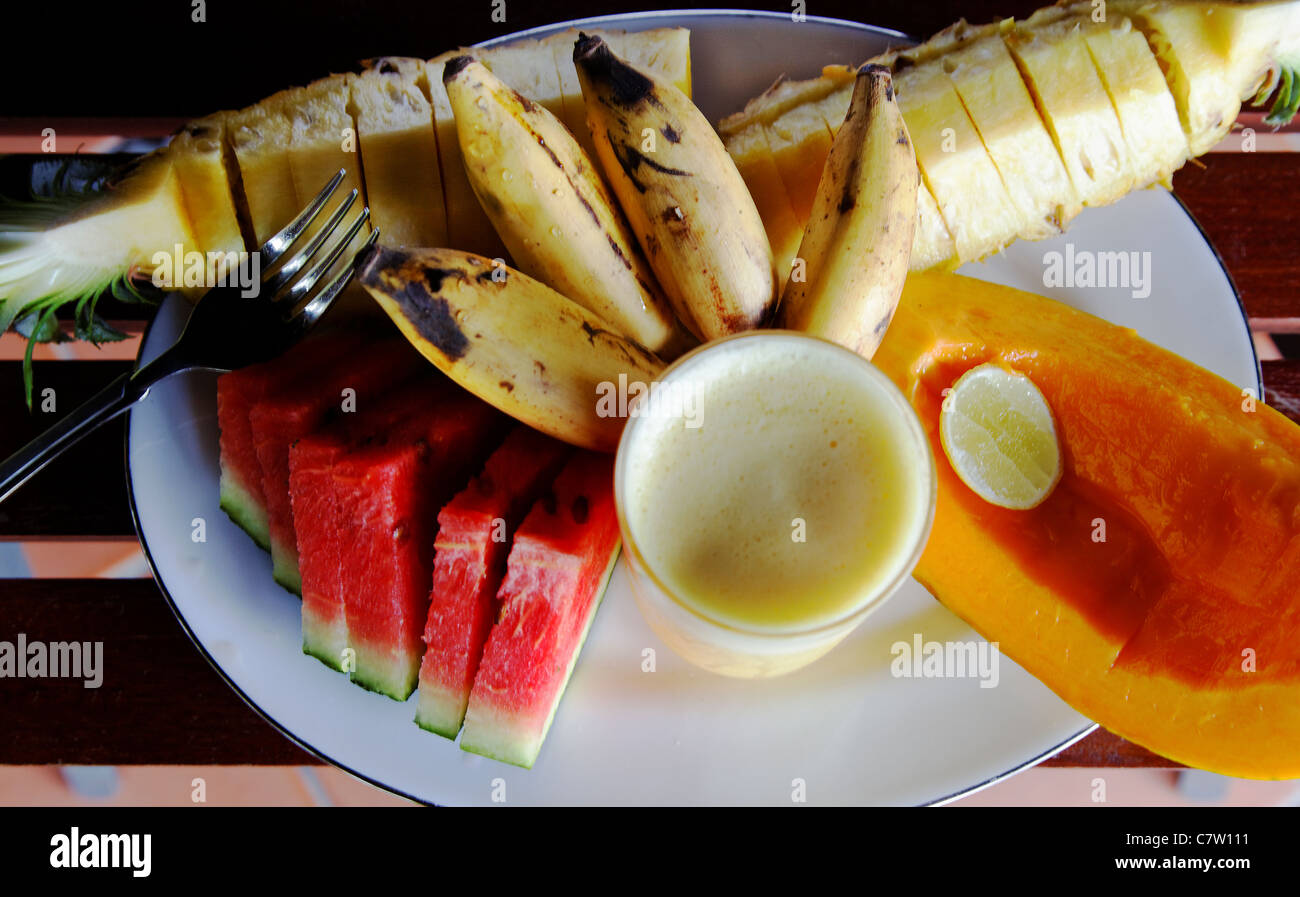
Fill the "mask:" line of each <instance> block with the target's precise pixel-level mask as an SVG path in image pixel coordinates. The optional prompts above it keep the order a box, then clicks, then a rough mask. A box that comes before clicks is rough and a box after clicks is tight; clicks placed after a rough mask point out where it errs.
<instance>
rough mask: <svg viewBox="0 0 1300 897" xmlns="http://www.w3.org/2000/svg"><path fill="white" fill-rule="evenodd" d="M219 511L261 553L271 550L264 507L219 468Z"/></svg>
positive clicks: (224, 470) (268, 527)
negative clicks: (249, 539)
mask: <svg viewBox="0 0 1300 897" xmlns="http://www.w3.org/2000/svg"><path fill="white" fill-rule="evenodd" d="M220 481H221V493H220V495H221V498H220V502H219V504H220V507H221V510H223V511H225V512H226V516H227V517H229V518H230V519H231V521H233V522H234V524H235V526H237V527H239V528H240V529H242V530H243V531H244V532H246V533H247V534H248V536H249V538H251V539H252V540H253V541H254V542H256V543H257V545H258V547H259V548H261V549H262V550H263V551H270V550H271V527H270V524H269V523H268V522H267V518H266V507H265V506H264V505H263V504H262V503H261V502H260V501H258V500H257V499H256V498H254V497H253V494H252V493H251V492H249V491H248V489H247V488H246V487H245V486H244V484H243V483H241V482H239V480H238V479H237V478H236V477H235V475H234V474H233V473H231V472H230V471H228V470H227V469H226V467H225V465H224V464H223V465H222V467H221V477H220Z"/></svg>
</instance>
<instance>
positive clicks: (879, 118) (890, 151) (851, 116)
mask: <svg viewBox="0 0 1300 897" xmlns="http://www.w3.org/2000/svg"><path fill="white" fill-rule="evenodd" d="M919 177H920V175H919V173H918V172H917V168H916V156H915V154H914V153H913V150H912V141H911V138H910V137H909V136H908V133H907V126H906V125H905V124H904V123H903V116H902V114H901V113H900V112H899V111H898V103H897V102H895V100H894V87H893V79H892V78H891V77H890V73H889V69H888V68H887V67H885V66H883V65H870V64H869V65H864V66H863V67H862V68H861V69H859V71H858V75H857V80H856V82H855V83H854V85H853V98H852V100H851V101H850V103H849V111H848V116H847V117H846V118H845V119H844V125H843V127H841V128H840V130H839V132H838V133H837V134H836V135H835V141H834V142H833V143H832V144H831V151H830V156H829V157H828V158H827V160H826V167H825V169H824V170H823V171H822V179H821V182H820V183H819V184H818V186H817V195H816V199H815V200H814V201H813V207H812V215H811V217H810V218H809V220H808V227H807V230H805V231H804V237H803V242H802V243H801V244H800V245H799V256H798V259H799V260H802V261H803V264H804V267H805V276H804V277H803V278H801V279H798V275H799V273H800V272H799V271H798V267H799V263H798V261H796V263H795V270H794V271H792V273H791V277H790V281H789V283H787V284H786V288H785V293H784V294H783V295H782V297H781V306H780V308H779V310H778V313H777V320H778V322H779V326H781V327H787V328H790V329H792V330H803V331H806V332H808V333H811V334H814V335H815V336H820V337H822V338H824V339H829V340H832V341H834V342H837V343H839V344H840V345H842V346H847V347H848V348H850V349H852V350H853V351H855V352H857V353H858V354H859V355H861V356H862V357H863V358H868V359H869V358H871V356H872V355H874V354H875V352H876V348H877V347H878V346H879V345H880V341H881V339H883V338H884V336H885V330H886V329H888V327H889V322H890V321H891V320H892V319H893V317H894V309H896V308H897V307H898V297H899V296H900V295H901V294H902V291H903V281H904V280H906V279H907V268H908V262H909V261H910V258H911V252H912V238H913V234H914V232H915V230H916V189H917V183H918V178H919Z"/></svg>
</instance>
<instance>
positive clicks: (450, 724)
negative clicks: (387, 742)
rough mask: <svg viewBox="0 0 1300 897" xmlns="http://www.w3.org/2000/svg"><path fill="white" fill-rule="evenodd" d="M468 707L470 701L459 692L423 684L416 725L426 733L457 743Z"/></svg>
mask: <svg viewBox="0 0 1300 897" xmlns="http://www.w3.org/2000/svg"><path fill="white" fill-rule="evenodd" d="M468 705H469V700H468V699H467V698H466V697H465V696H464V695H462V694H461V693H460V691H459V690H453V689H449V688H439V687H437V686H435V685H434V684H433V683H431V682H422V683H420V698H419V702H418V703H417V704H416V705H415V724H416V725H417V726H419V727H420V728H421V729H423V730H424V731H426V732H432V733H433V734H434V735H441V736H442V737H443V738H446V739H448V740H450V741H455V740H456V736H457V735H459V734H460V726H461V723H463V722H464V721H465V708H466V707H467V706H468Z"/></svg>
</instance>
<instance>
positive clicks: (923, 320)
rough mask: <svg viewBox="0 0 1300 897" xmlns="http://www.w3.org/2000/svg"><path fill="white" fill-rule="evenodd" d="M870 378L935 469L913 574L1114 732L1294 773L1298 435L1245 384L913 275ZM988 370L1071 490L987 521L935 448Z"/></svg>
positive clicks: (987, 288)
mask: <svg viewBox="0 0 1300 897" xmlns="http://www.w3.org/2000/svg"><path fill="white" fill-rule="evenodd" d="M872 360H873V362H874V363H875V364H876V365H877V366H878V367H880V368H881V369H882V370H883V371H885V373H887V374H888V375H889V376H890V377H891V378H892V379H893V380H894V382H895V383H897V384H898V386H899V387H900V388H901V389H902V390H903V392H904V394H905V395H907V396H908V398H909V400H910V401H911V403H912V405H913V407H914V408H915V409H916V411H917V413H918V414H919V415H920V418H921V420H922V422H923V424H924V426H925V428H926V431H927V432H928V433H929V436H930V440H931V449H932V451H933V452H934V456H935V464H936V468H937V470H938V477H939V489H938V506H937V509H936V516H935V522H934V528H933V530H932V533H931V536H930V540H929V543H928V544H927V546H926V550H925V553H924V555H923V556H922V558H921V561H920V564H919V565H918V566H917V569H916V573H915V575H916V578H917V579H918V580H920V582H921V583H922V584H923V585H925V586H926V588H928V589H929V590H930V592H931V593H932V594H933V595H934V596H935V597H936V598H938V599H939V600H940V601H941V602H943V603H944V604H945V605H946V606H947V607H948V608H950V609H951V610H953V611H954V612H955V613H957V614H958V615H959V616H961V617H962V618H963V619H965V620H966V621H967V622H968V623H970V624H971V625H972V626H973V627H974V628H975V629H976V630H977V631H978V632H980V634H981V635H983V636H984V637H986V638H987V639H989V640H990V641H997V642H999V644H1000V648H1001V650H1002V651H1003V652H1004V653H1006V654H1007V655H1008V656H1009V657H1011V658H1012V659H1013V660H1015V661H1016V662H1017V663H1019V664H1020V665H1021V666H1022V667H1024V668H1025V669H1026V670H1027V671H1028V672H1029V673H1031V674H1032V675H1034V676H1036V677H1037V678H1038V679H1040V680H1041V681H1042V682H1044V683H1045V684H1046V685H1047V686H1048V687H1050V688H1051V689H1052V690H1053V691H1055V692H1056V693H1057V694H1058V695H1060V696H1061V697H1062V698H1063V699H1064V700H1065V701H1067V702H1068V703H1069V704H1071V705H1072V706H1073V707H1075V708H1076V709H1077V710H1079V711H1080V712H1081V713H1083V714H1085V715H1086V716H1088V717H1090V718H1092V719H1094V720H1096V721H1097V722H1099V723H1101V724H1102V725H1103V726H1105V727H1107V728H1109V729H1111V730H1112V731H1114V732H1117V733H1118V734H1120V735H1122V736H1124V737H1126V738H1129V739H1131V740H1133V741H1135V742H1137V743H1139V744H1141V745H1143V746H1145V747H1147V748H1149V749H1151V750H1153V751H1155V752H1157V753H1160V754H1162V755H1164V756H1166V757H1168V758H1170V759H1173V760H1177V761H1179V762H1182V763H1186V764H1188V765H1190V766H1197V767H1201V768H1205V769H1210V770H1213V771H1216V772H1220V773H1224V774H1227V775H1235V776H1243V777H1250V778H1291V777H1296V776H1300V427H1297V426H1296V425H1295V424H1293V423H1292V422H1291V421H1289V420H1288V419H1287V418H1285V417H1284V416H1283V415H1281V414H1279V413H1277V412H1276V411H1274V410H1273V409H1271V408H1269V407H1267V406H1266V405H1264V404H1263V403H1262V402H1255V401H1253V400H1252V399H1250V397H1249V396H1245V395H1243V391H1242V389H1241V388H1240V387H1238V386H1235V385H1233V384H1231V383H1229V382H1227V381H1226V380H1223V379H1221V378H1220V377H1218V376H1216V375H1214V374H1212V373H1210V372H1209V371H1206V370H1204V369H1202V368H1200V367H1197V366H1196V365H1194V364H1192V363H1191V362H1189V361H1187V360H1185V359H1183V358H1180V357H1179V356H1177V355H1174V354H1173V353H1171V352H1168V351H1166V350H1164V349H1161V348H1160V347H1158V346H1156V345H1154V344H1152V343H1149V342H1146V341H1145V340H1143V339H1141V338H1140V337H1139V336H1138V335H1137V333H1136V332H1135V331H1133V330H1130V329H1127V328H1123V327H1118V326H1115V325H1113V324H1110V323H1107V322H1106V321H1103V320H1101V319H1100V318H1096V317H1094V316H1092V315H1089V314H1086V313H1084V312H1080V311H1077V310H1075V309H1072V308H1070V307H1069V306H1066V305H1063V304H1061V303H1058V302H1055V301H1053V300H1051V299H1047V298H1044V297H1041V296H1036V295H1033V294H1030V293H1024V292H1020V291H1018V290H1013V289H1010V288H1007V287H1002V286H997V285H993V284H988V283H984V282H982V281H977V280H973V279H970V278H966V277H961V276H958V275H952V274H937V273H927V274H914V275H911V276H910V277H909V278H908V281H907V286H906V288H905V290H904V293H903V297H902V301H901V302H900V305H899V308H898V311H897V313H896V314H895V317H894V320H893V323H892V324H891V325H890V328H889V331H888V332H887V334H886V336H885V340H884V342H883V343H882V344H881V346H880V349H879V350H878V352H877V354H876V356H875V357H874V358H873V359H872ZM985 362H993V363H997V364H1001V365H1003V366H1005V367H1008V368H1010V369H1012V370H1016V371H1019V372H1021V373H1024V374H1026V375H1028V376H1029V377H1030V378H1031V379H1032V380H1033V381H1034V383H1035V384H1037V386H1038V388H1039V389H1040V390H1042V392H1043V395H1044V396H1045V397H1046V399H1047V401H1048V403H1049V404H1050V405H1051V407H1052V411H1053V413H1054V415H1055V417H1056V422H1057V431H1058V435H1059V438H1060V442H1061V448H1062V461H1063V466H1064V471H1065V472H1064V474H1063V476H1062V478H1061V482H1060V483H1059V485H1058V486H1057V488H1056V489H1055V490H1054V491H1053V493H1052V494H1051V495H1050V496H1049V497H1048V498H1047V499H1046V500H1045V501H1044V502H1043V503H1042V504H1041V505H1039V506H1038V507H1037V508H1034V509H1031V510H1028V511H1013V510H1007V509H1004V508H999V507H996V506H994V505H990V504H988V503H986V502H984V501H983V500H982V499H980V498H979V497H978V496H977V495H975V493H973V492H972V491H971V490H970V489H969V488H968V487H966V486H965V484H963V483H962V482H961V480H960V479H959V478H958V477H957V475H956V473H955V472H954V471H953V469H952V467H951V466H950V465H949V463H948V459H947V457H946V455H945V454H944V452H943V449H942V447H941V444H940V441H939V410H940V405H941V403H942V400H943V390H944V389H945V388H946V387H950V386H951V385H952V384H953V382H954V381H955V380H956V379H957V378H958V377H959V376H961V375H962V374H963V373H964V372H965V371H967V370H969V369H970V368H972V367H975V366H976V365H979V364H983V363H985Z"/></svg>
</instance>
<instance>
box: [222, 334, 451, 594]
mask: <svg viewBox="0 0 1300 897" xmlns="http://www.w3.org/2000/svg"><path fill="white" fill-rule="evenodd" d="M427 368H428V363H427V362H425V361H424V360H423V359H422V358H421V357H420V356H419V354H417V353H416V352H415V351H414V350H413V349H412V348H411V346H410V344H409V343H407V342H406V340H404V339H389V340H382V341H379V342H374V343H366V344H364V345H362V346H360V347H359V348H357V349H356V350H355V353H354V354H353V355H352V356H351V357H349V358H346V359H344V360H343V362H341V363H339V364H336V365H331V366H329V367H327V368H325V369H323V370H320V371H318V372H316V373H314V374H312V375H310V376H307V377H304V378H302V379H300V380H298V381H296V382H295V383H293V384H290V385H289V386H287V387H286V388H285V389H283V390H279V391H277V392H276V394H274V395H272V396H270V397H268V398H266V399H264V400H263V401H260V402H257V403H255V404H254V405H253V407H252V409H251V410H250V411H249V414H248V420H249V425H250V427H251V429H252V433H253V447H254V449H255V450H256V452H257V461H258V464H259V465H260V466H261V468H262V492H263V495H264V497H265V499H266V512H267V530H268V532H269V535H270V542H271V561H272V574H273V575H274V576H275V581H276V582H278V583H279V584H280V585H282V586H284V587H285V588H286V589H288V590H289V591H291V592H294V593H296V594H302V577H301V575H300V574H299V572H298V548H297V544H296V542H295V538H294V531H293V509H292V507H291V506H290V503H289V447H290V446H291V445H293V444H294V443H295V442H297V441H298V440H299V439H301V438H302V437H304V436H307V435H308V434H310V433H312V432H313V431H315V430H317V429H319V428H320V427H321V426H323V425H324V424H325V423H326V421H327V420H328V419H329V418H330V417H331V415H332V413H334V412H338V413H339V414H340V415H341V413H342V405H343V402H344V400H345V399H344V393H343V390H345V389H351V390H354V391H355V392H354V394H353V396H352V397H354V398H355V401H356V408H357V409H358V411H360V410H362V409H365V408H366V407H368V406H369V405H371V404H374V403H377V402H380V401H382V400H383V398H384V396H385V395H386V394H387V392H388V391H389V390H391V389H393V388H394V387H396V386H397V385H399V384H401V383H402V382H403V381H405V380H408V379H409V378H410V377H412V376H413V375H414V374H415V373H417V372H418V371H422V370H427Z"/></svg>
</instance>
